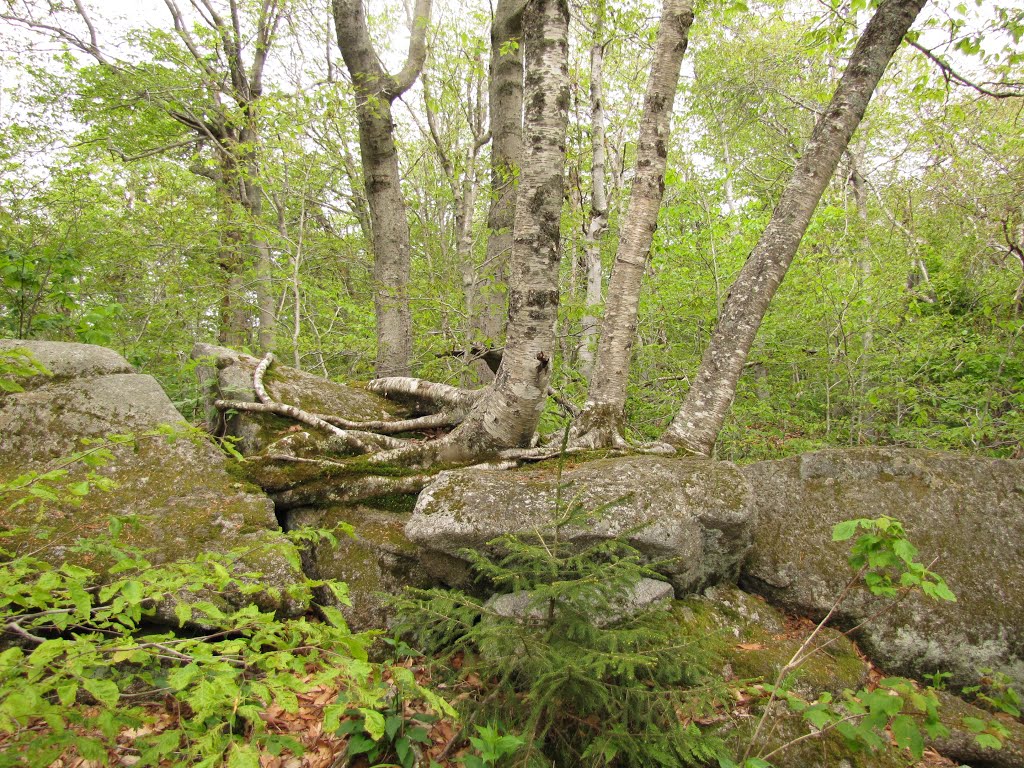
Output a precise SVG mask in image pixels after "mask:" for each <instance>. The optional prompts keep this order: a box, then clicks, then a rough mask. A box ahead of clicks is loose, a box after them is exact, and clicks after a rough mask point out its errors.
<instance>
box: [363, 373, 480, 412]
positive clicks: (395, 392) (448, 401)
mask: <svg viewBox="0 0 1024 768" xmlns="http://www.w3.org/2000/svg"><path fill="white" fill-rule="evenodd" d="M366 389H367V390H369V391H370V392H374V393H376V394H378V395H383V396H384V397H387V398H390V399H393V400H398V401H400V402H405V403H409V404H411V405H414V406H418V407H420V408H422V409H432V411H433V410H437V409H450V410H452V411H453V412H458V411H463V410H468V409H469V408H470V407H471V406H473V405H474V404H475V403H476V402H477V400H479V399H480V398H481V397H483V396H484V394H485V393H486V392H487V390H486V388H485V389H460V388H458V387H452V386H450V385H448V384H440V383H438V382H436V381H427V380H425V379H414V378H411V377H408V376H386V377H384V378H380V379H373V380H372V381H369V382H367V384H366Z"/></svg>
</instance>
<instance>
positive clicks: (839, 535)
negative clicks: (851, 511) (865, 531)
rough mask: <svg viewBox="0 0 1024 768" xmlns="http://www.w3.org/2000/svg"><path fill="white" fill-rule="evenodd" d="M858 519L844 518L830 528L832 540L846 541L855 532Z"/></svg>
mask: <svg viewBox="0 0 1024 768" xmlns="http://www.w3.org/2000/svg"><path fill="white" fill-rule="evenodd" d="M859 522H860V521H858V520H844V521H843V522H841V523H837V524H836V526H835V527H834V528H833V529H832V541H846V540H847V539H849V538H851V537H852V536H853V534H855V533H856V532H857V524H858V523H859Z"/></svg>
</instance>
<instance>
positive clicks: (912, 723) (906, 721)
mask: <svg viewBox="0 0 1024 768" xmlns="http://www.w3.org/2000/svg"><path fill="white" fill-rule="evenodd" d="M890 727H891V728H892V735H893V737H894V738H895V739H896V746H898V747H901V748H903V749H909V750H910V753H911V754H912V755H913V756H914V758H915V759H916V760H920V759H921V756H922V755H923V754H924V736H923V735H922V734H921V729H920V728H918V726H917V721H916V720H914V718H913V717H911V716H909V715H897V716H896V717H894V718H893V719H892V723H890Z"/></svg>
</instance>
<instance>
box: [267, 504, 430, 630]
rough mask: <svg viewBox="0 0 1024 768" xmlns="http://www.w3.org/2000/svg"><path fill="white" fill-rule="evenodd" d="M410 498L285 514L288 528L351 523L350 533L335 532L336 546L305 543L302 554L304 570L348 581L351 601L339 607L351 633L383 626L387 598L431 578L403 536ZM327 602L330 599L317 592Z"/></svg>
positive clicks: (332, 527)
mask: <svg viewBox="0 0 1024 768" xmlns="http://www.w3.org/2000/svg"><path fill="white" fill-rule="evenodd" d="M414 503H415V496H409V497H406V498H403V497H401V495H397V494H396V495H391V496H387V497H379V498H377V499H369V500H367V501H365V502H363V503H361V504H358V505H352V506H344V505H342V506H332V507H326V508H301V509H293V510H290V511H289V512H288V513H287V524H288V527H289V529H298V528H324V529H327V530H334V531H336V530H337V529H338V526H339V524H345V525H349V526H351V527H352V535H351V536H349V535H346V534H345V533H343V532H337V533H336V534H335V535H336V537H337V540H338V543H337V546H332V545H331V544H330V543H329V542H327V541H321V542H319V543H317V544H314V545H310V546H309V547H307V548H306V550H305V551H304V553H303V561H304V564H305V569H306V572H307V573H308V574H310V575H311V576H314V577H315V578H319V579H332V580H335V581H342V582H345V583H346V584H347V585H348V595H349V599H350V601H351V603H352V604H351V605H340V606H339V607H340V608H341V610H342V613H344V615H345V618H346V620H347V621H348V623H349V625H350V626H351V627H352V628H353V629H354V630H357V631H362V630H367V629H386V628H387V626H388V622H389V620H390V618H391V615H392V614H391V610H390V608H389V605H388V600H387V596H388V595H396V594H399V593H400V592H401V591H402V590H403V589H404V588H405V587H407V586H412V587H420V588H426V587H429V586H431V581H430V579H429V577H428V576H427V575H426V573H425V572H424V571H423V569H422V567H421V566H420V562H419V550H418V548H417V547H416V545H415V544H413V543H412V542H410V541H409V540H408V539H407V538H406V537H405V524H406V522H407V521H408V519H409V511H408V510H409V509H410V507H411V506H412V505H413V504H414ZM319 597H322V598H324V599H327V600H328V601H329V602H332V603H334V602H335V601H334V600H333V598H332V597H331V596H330V595H329V594H327V593H325V594H323V595H319Z"/></svg>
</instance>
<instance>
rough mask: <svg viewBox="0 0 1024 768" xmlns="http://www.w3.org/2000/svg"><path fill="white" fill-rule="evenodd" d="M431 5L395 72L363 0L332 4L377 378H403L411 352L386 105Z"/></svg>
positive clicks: (400, 207) (400, 89)
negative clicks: (361, 201)
mask: <svg viewBox="0 0 1024 768" xmlns="http://www.w3.org/2000/svg"><path fill="white" fill-rule="evenodd" d="M430 6H431V3H430V0H417V3H416V10H415V13H414V16H413V28H412V31H411V34H410V40H409V55H408V58H407V59H406V63H405V66H404V67H403V69H402V71H401V72H400V73H399V74H398V75H395V76H392V75H389V74H388V73H387V72H385V71H384V69H383V68H382V67H381V65H380V61H379V57H378V55H377V52H376V50H374V47H373V43H372V42H371V41H370V32H369V30H368V28H367V25H366V16H365V15H364V13H363V3H362V2H361V0H334V4H333V10H334V23H335V28H336V31H337V36H338V47H339V48H340V50H341V56H342V58H343V59H344V60H345V66H346V67H347V68H348V71H349V74H350V75H351V76H352V85H353V88H354V90H355V95H356V119H357V121H358V123H359V148H360V152H361V155H362V162H363V183H364V185H365V187H366V198H367V202H368V204H369V210H370V223H371V229H372V246H373V257H374V261H373V281H374V310H375V313H376V317H377V361H376V373H377V376H405V375H407V374H408V373H409V363H410V358H411V356H412V313H411V311H410V308H409V273H410V270H411V263H412V259H411V245H410V241H409V221H408V218H407V215H406V208H405V200H404V199H403V198H402V189H401V183H402V182H401V176H400V174H399V168H398V150H397V148H396V146H395V137H394V123H393V121H392V117H391V104H392V102H393V101H394V100H395V99H396V98H398V97H399V96H400V95H401V94H402V93H404V92H405V91H406V90H408V89H409V87H410V86H411V85H412V84H413V82H415V80H416V78H417V76H418V75H419V72H420V70H421V69H422V68H423V62H424V60H425V58H426V27H427V24H428V22H429V20H430Z"/></svg>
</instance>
